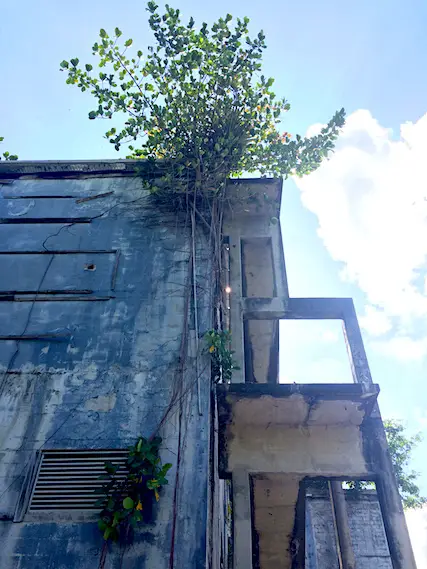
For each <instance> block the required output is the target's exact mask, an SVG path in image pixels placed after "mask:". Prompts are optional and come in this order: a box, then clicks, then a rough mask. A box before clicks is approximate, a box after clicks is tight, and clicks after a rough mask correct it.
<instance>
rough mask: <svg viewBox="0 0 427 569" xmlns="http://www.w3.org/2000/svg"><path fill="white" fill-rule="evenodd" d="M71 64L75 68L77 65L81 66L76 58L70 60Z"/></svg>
mask: <svg viewBox="0 0 427 569" xmlns="http://www.w3.org/2000/svg"><path fill="white" fill-rule="evenodd" d="M70 63H71V65H72V66H73V67H77V65H78V64H79V59H78V58H77V57H75V58H74V59H70Z"/></svg>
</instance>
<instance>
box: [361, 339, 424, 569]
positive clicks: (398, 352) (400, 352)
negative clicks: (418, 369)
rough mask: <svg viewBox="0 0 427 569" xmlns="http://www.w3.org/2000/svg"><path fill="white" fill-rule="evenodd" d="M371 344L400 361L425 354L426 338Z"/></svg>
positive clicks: (419, 358)
mask: <svg viewBox="0 0 427 569" xmlns="http://www.w3.org/2000/svg"><path fill="white" fill-rule="evenodd" d="M372 345H373V346H374V347H375V348H377V349H378V351H380V352H382V353H383V354H385V355H387V356H392V357H395V358H397V359H398V360H401V361H411V360H421V359H422V358H423V357H424V356H425V355H427V338H411V337H409V336H394V337H393V338H390V339H389V340H384V341H380V342H379V341H377V342H373V343H372ZM426 569H427V568H426Z"/></svg>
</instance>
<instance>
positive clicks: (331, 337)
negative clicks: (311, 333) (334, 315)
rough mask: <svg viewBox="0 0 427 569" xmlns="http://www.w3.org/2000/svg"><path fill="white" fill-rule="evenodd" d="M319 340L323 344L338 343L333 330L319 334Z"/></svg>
mask: <svg viewBox="0 0 427 569" xmlns="http://www.w3.org/2000/svg"><path fill="white" fill-rule="evenodd" d="M320 339H321V341H322V342H324V343H325V344H335V343H336V342H338V341H339V336H338V334H337V333H336V332H334V331H333V330H325V331H324V332H322V333H321V334H320Z"/></svg>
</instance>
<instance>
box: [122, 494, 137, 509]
mask: <svg viewBox="0 0 427 569" xmlns="http://www.w3.org/2000/svg"><path fill="white" fill-rule="evenodd" d="M134 505H135V503H134V501H133V500H132V498H131V497H130V496H127V497H126V498H125V499H124V500H123V507H124V509H125V510H132V508H133V507H134Z"/></svg>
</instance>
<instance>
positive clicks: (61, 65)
mask: <svg viewBox="0 0 427 569" xmlns="http://www.w3.org/2000/svg"><path fill="white" fill-rule="evenodd" d="M59 65H60V67H62V69H67V68H68V61H65V59H64V60H62V61H61V63H60V64H59Z"/></svg>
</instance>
